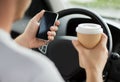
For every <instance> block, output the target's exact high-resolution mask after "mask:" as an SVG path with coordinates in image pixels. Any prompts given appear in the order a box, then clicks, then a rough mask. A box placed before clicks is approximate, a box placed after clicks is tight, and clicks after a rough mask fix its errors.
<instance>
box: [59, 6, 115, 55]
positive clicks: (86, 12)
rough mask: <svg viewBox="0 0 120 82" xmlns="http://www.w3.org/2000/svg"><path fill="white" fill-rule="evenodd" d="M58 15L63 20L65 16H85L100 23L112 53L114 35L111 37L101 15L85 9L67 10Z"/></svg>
mask: <svg viewBox="0 0 120 82" xmlns="http://www.w3.org/2000/svg"><path fill="white" fill-rule="evenodd" d="M58 14H59V17H58V19H61V18H63V17H64V16H68V15H71V14H83V15H86V16H89V17H91V19H92V20H95V21H98V23H99V24H100V25H101V27H102V28H103V31H104V33H105V34H106V35H107V36H108V43H107V46H108V51H109V53H111V51H112V47H113V44H112V43H113V41H112V35H111V32H110V29H109V27H108V25H107V24H106V23H105V21H104V20H103V18H102V17H101V16H100V15H98V14H97V13H95V12H93V11H91V10H88V9H85V8H71V9H65V10H61V11H59V12H58Z"/></svg>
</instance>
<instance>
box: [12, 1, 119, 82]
mask: <svg viewBox="0 0 120 82" xmlns="http://www.w3.org/2000/svg"><path fill="white" fill-rule="evenodd" d="M54 1H55V0H32V4H31V6H30V8H29V9H28V10H27V12H26V14H25V17H24V18H23V19H22V20H20V21H18V22H16V23H15V24H14V25H13V28H12V32H11V36H12V38H13V39H14V38H16V37H17V36H19V35H20V34H21V33H23V32H24V29H25V27H26V25H27V23H28V21H29V20H30V19H31V18H32V17H33V16H34V15H35V14H37V13H38V12H40V11H41V10H42V9H45V10H47V11H52V12H57V13H58V14H59V18H58V19H59V21H60V23H61V24H60V26H59V30H58V32H57V35H56V37H55V40H54V41H52V42H50V43H49V44H47V45H44V46H42V47H40V48H36V49H32V50H34V51H37V52H39V53H42V54H43V55H46V56H47V57H48V58H50V59H51V60H52V61H53V62H54V63H55V65H56V67H57V69H58V70H59V72H60V74H61V76H62V77H63V78H64V80H65V81H66V82H85V79H86V74H85V70H84V69H82V68H81V67H79V62H78V55H77V51H76V50H75V48H74V47H73V45H72V43H71V40H73V39H76V32H75V29H76V27H77V25H78V24H81V23H96V24H100V25H101V26H102V28H103V31H104V33H105V34H106V35H107V36H108V43H107V48H108V51H109V59H108V62H107V64H106V67H105V69H104V72H103V78H104V80H105V82H120V79H119V75H120V57H119V54H120V38H119V35H120V24H119V23H116V22H114V21H111V20H109V19H106V18H104V17H102V16H101V15H99V13H96V12H95V11H93V10H92V9H88V8H83V7H79V8H77V7H74V8H61V7H62V5H61V6H60V8H61V9H56V10H57V11H56V10H55V7H54V4H53V3H55V2H56V1H57V0H56V1H55V2H54ZM60 1H62V0H60ZM59 4H60V3H59Z"/></svg>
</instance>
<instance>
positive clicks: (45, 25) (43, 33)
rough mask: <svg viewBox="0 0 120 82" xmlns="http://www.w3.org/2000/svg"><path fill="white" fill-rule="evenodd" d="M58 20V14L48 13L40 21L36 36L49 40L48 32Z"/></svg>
mask: <svg viewBox="0 0 120 82" xmlns="http://www.w3.org/2000/svg"><path fill="white" fill-rule="evenodd" d="M57 18H58V14H57V13H53V12H49V11H46V12H45V13H44V15H43V17H42V19H41V21H40V26H39V29H38V32H37V34H36V37H37V38H40V39H43V40H48V35H47V32H48V31H50V27H51V26H54V25H55V21H56V20H57Z"/></svg>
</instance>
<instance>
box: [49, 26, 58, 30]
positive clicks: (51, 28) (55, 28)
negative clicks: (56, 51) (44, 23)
mask: <svg viewBox="0 0 120 82" xmlns="http://www.w3.org/2000/svg"><path fill="white" fill-rule="evenodd" d="M50 30H51V31H58V27H57V26H51V27H50Z"/></svg>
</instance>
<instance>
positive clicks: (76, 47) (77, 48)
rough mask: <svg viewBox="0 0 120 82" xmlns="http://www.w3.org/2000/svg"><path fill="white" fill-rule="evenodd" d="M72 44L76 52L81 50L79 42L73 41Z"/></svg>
mask: <svg viewBox="0 0 120 82" xmlns="http://www.w3.org/2000/svg"><path fill="white" fill-rule="evenodd" d="M72 44H73V46H74V47H75V49H76V50H77V51H78V52H79V50H80V49H81V50H82V49H83V47H82V45H81V44H80V42H79V41H78V40H73V41H72Z"/></svg>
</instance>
